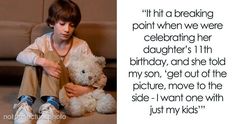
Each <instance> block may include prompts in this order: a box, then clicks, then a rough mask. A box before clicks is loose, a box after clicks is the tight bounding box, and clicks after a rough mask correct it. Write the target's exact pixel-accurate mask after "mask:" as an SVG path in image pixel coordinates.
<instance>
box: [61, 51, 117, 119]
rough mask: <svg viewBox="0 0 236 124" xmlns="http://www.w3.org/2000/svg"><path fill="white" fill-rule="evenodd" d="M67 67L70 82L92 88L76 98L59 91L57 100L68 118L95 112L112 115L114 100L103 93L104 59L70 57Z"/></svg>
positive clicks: (84, 56)
mask: <svg viewBox="0 0 236 124" xmlns="http://www.w3.org/2000/svg"><path fill="white" fill-rule="evenodd" d="M72 60H73V61H72V62H71V64H69V65H68V72H69V76H70V78H71V81H72V82H73V83H75V84H78V85H82V86H92V87H94V88H95V90H93V91H92V92H89V93H87V94H84V95H82V96H78V97H72V98H69V97H68V96H67V94H66V91H65V88H64V87H62V89H61V90H60V91H59V100H60V102H61V104H62V105H64V108H65V113H66V114H67V115H69V116H83V115H84V114H86V113H89V112H93V111H97V112H99V113H104V114H107V113H114V112H115V111H116V100H115V99H114V97H113V96H112V95H111V94H108V93H105V91H104V90H103V87H104V86H105V85H106V82H107V77H106V76H105V74H104V73H103V68H104V67H105V64H106V62H105V58H104V57H96V56H94V55H81V56H77V57H72Z"/></svg>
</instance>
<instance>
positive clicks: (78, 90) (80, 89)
mask: <svg viewBox="0 0 236 124" xmlns="http://www.w3.org/2000/svg"><path fill="white" fill-rule="evenodd" d="M65 90H66V92H67V96H68V97H77V96H81V95H83V94H85V93H88V92H91V91H93V88H92V87H89V86H81V85H76V84H73V83H67V84H66V85H65Z"/></svg>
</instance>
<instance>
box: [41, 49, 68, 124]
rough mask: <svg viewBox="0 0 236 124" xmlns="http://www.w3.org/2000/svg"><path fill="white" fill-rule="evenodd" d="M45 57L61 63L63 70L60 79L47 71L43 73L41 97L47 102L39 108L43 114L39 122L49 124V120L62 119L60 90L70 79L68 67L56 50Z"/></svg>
mask: <svg viewBox="0 0 236 124" xmlns="http://www.w3.org/2000/svg"><path fill="white" fill-rule="evenodd" d="M44 57H45V58H46V59H49V60H51V61H54V62H56V63H58V64H60V66H61V68H62V71H61V75H60V78H59V79H58V78H55V77H52V76H50V75H48V74H47V73H46V72H45V71H43V73H42V81H41V99H42V100H43V101H44V102H46V103H45V104H43V105H42V106H41V107H40V108H39V113H40V114H41V116H40V118H39V119H38V121H37V124H47V123H49V122H50V123H59V122H60V119H61V118H60V117H61V116H60V114H61V113H60V111H59V110H58V109H59V106H60V103H59V99H58V97H59V90H60V89H61V87H62V86H63V85H64V84H65V83H68V81H69V78H68V74H67V69H66V68H65V66H64V64H63V62H62V61H61V60H60V58H59V56H58V55H57V54H56V53H55V52H53V51H49V52H47V53H45V55H44Z"/></svg>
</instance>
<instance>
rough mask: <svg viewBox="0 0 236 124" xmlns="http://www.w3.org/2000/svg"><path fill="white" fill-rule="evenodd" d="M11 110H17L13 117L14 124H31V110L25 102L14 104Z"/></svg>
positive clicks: (32, 117)
mask: <svg viewBox="0 0 236 124" xmlns="http://www.w3.org/2000/svg"><path fill="white" fill-rule="evenodd" d="M13 109H17V111H16V113H15V117H14V124H32V123H33V119H34V116H33V110H32V108H31V106H29V105H28V104H27V103H26V102H19V103H18V104H15V105H14V107H13Z"/></svg>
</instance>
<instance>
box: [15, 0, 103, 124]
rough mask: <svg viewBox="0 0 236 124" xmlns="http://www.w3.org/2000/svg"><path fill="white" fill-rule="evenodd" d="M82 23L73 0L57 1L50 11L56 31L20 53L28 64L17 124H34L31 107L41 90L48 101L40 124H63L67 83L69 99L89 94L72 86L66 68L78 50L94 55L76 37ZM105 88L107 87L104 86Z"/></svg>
mask: <svg viewBox="0 0 236 124" xmlns="http://www.w3.org/2000/svg"><path fill="white" fill-rule="evenodd" d="M80 20H81V14H80V9H79V7H78V6H77V5H76V4H75V3H74V2H72V1H70V0H56V1H55V2H54V3H53V4H52V5H51V6H50V8H49V11H48V19H47V24H48V26H50V27H51V28H52V29H53V32H50V33H47V34H44V35H43V36H41V37H38V38H37V39H36V40H35V42H34V43H33V44H31V45H30V46H28V47H27V48H25V49H24V50H23V51H21V52H20V53H19V54H18V56H17V61H19V62H21V63H23V64H25V65H26V67H25V71H24V75H23V78H22V82H21V87H20V90H19V95H18V100H19V101H20V102H19V103H18V104H17V105H15V106H14V108H15V109H17V111H16V113H15V119H14V123H15V124H31V123H32V122H33V121H34V119H35V117H34V116H33V111H32V108H31V106H32V104H33V103H34V101H35V99H36V93H37V89H38V88H40V98H41V99H42V100H43V101H44V102H45V103H44V104H43V105H42V106H41V107H40V108H39V113H40V115H41V116H40V117H39V118H38V120H37V124H57V123H60V111H59V106H60V103H59V100H58V94H59V90H60V88H61V87H62V86H63V85H64V84H66V91H67V94H68V96H69V97H73V96H79V95H82V94H84V93H87V92H90V91H91V90H93V88H90V87H84V86H79V85H74V84H73V83H70V80H69V77H68V74H67V69H66V67H67V66H68V64H69V63H70V56H72V54H73V53H74V52H73V51H75V49H80V53H76V54H77V55H78V54H92V52H91V50H90V48H89V47H88V45H87V43H86V42H85V41H83V40H81V39H78V38H77V37H75V36H73V33H74V30H75V28H76V26H77V25H78V24H79V22H80ZM103 85H105V84H103Z"/></svg>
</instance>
